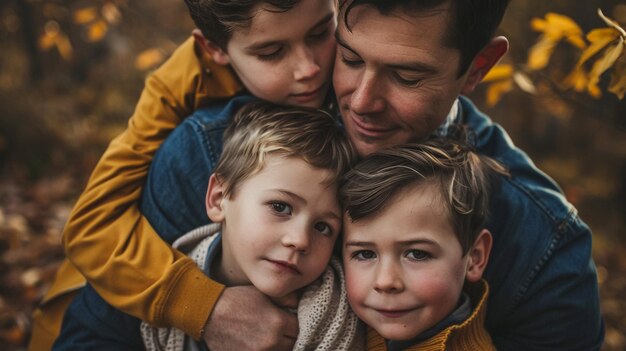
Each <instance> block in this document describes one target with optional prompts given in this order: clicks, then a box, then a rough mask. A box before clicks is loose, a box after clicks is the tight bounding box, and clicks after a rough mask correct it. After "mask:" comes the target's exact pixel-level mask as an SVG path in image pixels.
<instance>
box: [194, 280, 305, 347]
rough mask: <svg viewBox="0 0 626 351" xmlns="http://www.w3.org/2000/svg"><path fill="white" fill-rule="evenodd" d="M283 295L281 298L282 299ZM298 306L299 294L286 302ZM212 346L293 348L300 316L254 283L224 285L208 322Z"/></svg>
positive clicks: (207, 337) (206, 338)
mask: <svg viewBox="0 0 626 351" xmlns="http://www.w3.org/2000/svg"><path fill="white" fill-rule="evenodd" d="M282 300H283V299H281V302H282ZM293 300H296V301H295V306H297V304H298V303H297V295H294V296H293V297H291V295H289V297H287V298H286V300H285V301H284V303H286V304H289V305H293ZM204 330H205V333H204V336H203V339H204V342H205V343H206V344H207V346H208V347H209V349H211V350H242V351H246V350H277V351H283V350H284V351H287V350H291V349H292V348H293V346H294V344H295V341H296V338H297V336H298V318H297V316H296V315H295V314H292V313H289V312H287V311H285V310H284V309H283V308H281V307H278V306H277V305H276V304H275V303H274V302H272V301H271V300H270V299H269V298H268V297H267V296H266V295H264V294H262V293H261V292H259V291H258V290H257V289H256V288H254V287H252V286H235V287H230V288H226V289H224V292H223V293H222V296H221V297H220V298H219V300H217V303H216V304H215V307H214V308H213V312H212V313H211V315H210V316H209V320H208V321H207V323H206V325H205V326H204Z"/></svg>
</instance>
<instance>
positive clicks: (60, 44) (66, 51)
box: [55, 33, 74, 61]
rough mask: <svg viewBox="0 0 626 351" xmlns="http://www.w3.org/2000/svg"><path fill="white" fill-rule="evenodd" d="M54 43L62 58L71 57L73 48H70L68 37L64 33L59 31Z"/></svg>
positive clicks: (68, 58)
mask: <svg viewBox="0 0 626 351" xmlns="http://www.w3.org/2000/svg"><path fill="white" fill-rule="evenodd" d="M55 45H56V47H57V50H59V54H60V55H61V57H62V58H63V59H64V60H66V61H69V60H71V59H72V55H73V54H74V50H73V49H72V44H71V43H70V39H69V38H68V37H67V36H66V35H65V34H63V33H61V34H59V35H57V37H56V40H55Z"/></svg>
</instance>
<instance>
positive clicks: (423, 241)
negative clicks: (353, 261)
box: [344, 239, 439, 247]
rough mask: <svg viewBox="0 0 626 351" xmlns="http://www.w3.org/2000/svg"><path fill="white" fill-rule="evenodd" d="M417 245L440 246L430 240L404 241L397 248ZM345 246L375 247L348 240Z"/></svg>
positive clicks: (398, 243)
mask: <svg viewBox="0 0 626 351" xmlns="http://www.w3.org/2000/svg"><path fill="white" fill-rule="evenodd" d="M415 244H427V245H434V246H439V244H438V243H437V242H436V241H434V240H430V239H413V240H403V241H398V242H397V243H396V245H397V246H411V245H415ZM344 245H345V246H361V247H368V246H373V245H374V243H373V242H370V241H357V240H347V241H346V243H345V244H344Z"/></svg>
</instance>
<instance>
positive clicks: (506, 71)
mask: <svg viewBox="0 0 626 351" xmlns="http://www.w3.org/2000/svg"><path fill="white" fill-rule="evenodd" d="M512 76H513V66H511V65H509V64H505V63H503V64H498V65H496V66H494V67H493V68H492V69H491V70H490V71H489V72H487V75H485V77H484V78H483V80H482V82H483V83H488V82H493V81H497V80H502V79H507V78H511V77H512Z"/></svg>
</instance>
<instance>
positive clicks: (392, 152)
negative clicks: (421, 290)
mask: <svg viewBox="0 0 626 351" xmlns="http://www.w3.org/2000/svg"><path fill="white" fill-rule="evenodd" d="M496 174H506V171H505V169H504V168H503V167H502V166H501V165H500V164H498V163H497V162H496V161H494V160H492V159H490V158H488V157H486V156H482V155H479V154H478V153H476V152H475V151H473V149H471V148H470V147H469V146H468V145H467V144H464V143H462V142H459V141H456V140H452V139H446V138H433V139H430V140H427V141H425V142H423V143H420V144H406V145H399V146H396V147H393V148H390V149H386V150H382V151H379V152H376V153H374V154H372V155H370V156H368V157H367V158H365V159H364V160H362V161H361V162H359V163H358V164H357V165H356V166H355V167H354V168H353V169H352V170H351V171H349V172H348V173H347V174H346V175H345V176H344V178H343V180H342V185H341V189H340V194H341V195H340V196H341V199H342V202H343V206H344V210H345V211H346V213H347V215H348V216H349V219H350V220H351V221H353V222H355V221H358V220H360V219H363V218H366V217H369V216H373V215H376V214H377V213H380V212H381V211H382V210H383V209H384V208H385V206H387V204H389V203H390V202H391V201H394V199H395V196H396V195H398V194H399V193H401V192H402V191H403V190H404V189H407V188H408V187H412V186H436V188H437V189H439V194H441V196H440V200H439V201H441V202H442V203H443V205H444V208H445V209H446V210H447V213H448V215H449V220H450V221H451V223H452V225H453V228H454V231H455V234H456V236H457V238H458V239H459V242H460V243H461V247H462V249H463V254H464V255H465V254H466V253H467V252H468V250H469V249H470V248H471V246H472V245H473V244H474V241H475V240H476V236H477V235H478V234H479V233H480V231H481V230H482V229H484V227H485V224H486V221H487V218H488V213H489V188H490V183H491V182H492V181H496V180H497V179H495V175H496Z"/></svg>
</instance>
